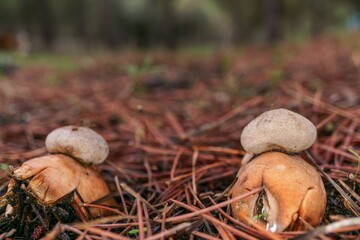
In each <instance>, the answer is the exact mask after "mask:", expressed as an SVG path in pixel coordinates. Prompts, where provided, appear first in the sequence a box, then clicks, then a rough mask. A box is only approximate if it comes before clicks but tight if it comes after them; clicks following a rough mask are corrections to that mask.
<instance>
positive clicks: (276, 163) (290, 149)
mask: <svg viewBox="0 0 360 240" xmlns="http://www.w3.org/2000/svg"><path fill="white" fill-rule="evenodd" d="M315 139H316V128H315V126H314V125H313V124H312V123H311V122H310V121H309V120H308V119H306V118H305V117H303V116H301V115H299V114H297V113H294V112H292V111H289V110H287V109H275V110H271V111H268V112H265V113H263V114H261V115H260V116H258V117H257V118H256V119H254V120H253V121H251V122H250V123H249V124H248V125H247V126H246V127H245V128H244V130H243V132H242V135H241V144H242V146H243V147H244V149H245V150H246V151H247V153H248V154H247V155H245V157H244V158H243V162H245V163H246V164H245V163H242V167H241V168H240V170H239V172H238V174H237V181H236V182H235V184H234V185H233V187H232V189H231V190H230V192H229V193H230V195H231V196H232V197H235V196H238V195H240V194H244V193H247V192H249V191H251V190H253V189H255V188H258V187H263V191H261V193H258V194H255V195H252V196H249V197H247V198H244V199H241V200H239V201H237V202H234V203H233V204H232V205H231V207H232V212H233V215H234V216H235V217H236V218H238V219H240V220H242V221H244V222H249V220H250V221H253V222H260V223H264V225H265V227H266V229H268V230H270V231H273V232H281V231H284V230H300V229H303V228H304V225H303V223H302V221H301V220H300V219H302V220H304V221H306V222H307V223H309V224H310V225H312V226H316V225H318V224H320V222H321V219H322V216H323V214H324V212H325V206H326V192H325V188H324V185H323V182H322V180H321V177H320V175H319V173H318V172H317V171H316V170H315V169H314V168H313V167H312V166H311V165H310V164H309V163H307V162H306V161H305V160H303V159H302V158H301V157H300V156H299V154H298V153H299V152H301V151H304V150H306V149H307V148H309V147H310V146H311V145H312V144H313V143H314V141H315ZM254 156H255V158H253V157H254ZM252 158H253V159H252ZM250 160H251V161H250ZM250 224H251V223H250Z"/></svg>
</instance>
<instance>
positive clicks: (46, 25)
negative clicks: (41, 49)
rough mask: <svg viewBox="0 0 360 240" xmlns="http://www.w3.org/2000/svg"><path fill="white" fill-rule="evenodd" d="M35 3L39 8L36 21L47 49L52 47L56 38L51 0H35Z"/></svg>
mask: <svg viewBox="0 0 360 240" xmlns="http://www.w3.org/2000/svg"><path fill="white" fill-rule="evenodd" d="M37 3H38V9H39V13H38V21H39V26H40V33H41V38H42V40H43V43H44V45H45V47H46V48H47V49H52V48H53V47H54V42H55V38H56V25H55V19H54V12H53V8H52V6H51V1H49V0H37Z"/></svg>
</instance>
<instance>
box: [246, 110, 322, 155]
mask: <svg viewBox="0 0 360 240" xmlns="http://www.w3.org/2000/svg"><path fill="white" fill-rule="evenodd" d="M316 133H317V132H316V128H315V126H314V124H313V123H312V122H310V121H309V120H308V119H306V118H305V117H303V116H301V115H300V114H298V113H295V112H292V111H290V110H287V109H284V108H279V109H274V110H270V111H267V112H264V113H262V114H261V115H259V116H258V117H257V118H255V119H254V120H252V121H251V122H250V123H249V124H248V125H247V126H246V127H245V128H244V130H243V132H242V134H241V138H240V141H241V145H242V146H243V148H244V149H245V151H246V152H247V153H249V154H253V155H256V154H261V153H264V152H267V151H273V150H279V151H284V152H287V153H298V152H301V151H304V150H306V149H307V148H309V147H310V146H311V145H312V144H313V143H314V142H315V140H316Z"/></svg>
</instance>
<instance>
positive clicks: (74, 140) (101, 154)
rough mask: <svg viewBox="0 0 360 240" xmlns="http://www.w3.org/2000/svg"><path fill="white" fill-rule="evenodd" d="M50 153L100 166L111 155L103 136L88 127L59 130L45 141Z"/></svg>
mask: <svg viewBox="0 0 360 240" xmlns="http://www.w3.org/2000/svg"><path fill="white" fill-rule="evenodd" d="M45 145H46V149H47V150H48V152H50V153H62V154H65V155H67V156H70V157H73V158H75V159H77V160H79V161H80V162H83V163H86V164H100V163H102V162H103V161H104V160H105V159H106V157H107V156H108V154H109V146H108V144H107V143H106V141H105V140H104V138H103V137H102V136H100V135H99V134H98V133H96V132H95V131H93V130H91V129H90V128H87V127H78V126H66V127H61V128H57V129H55V130H54V131H52V132H51V133H49V135H47V137H46V140H45Z"/></svg>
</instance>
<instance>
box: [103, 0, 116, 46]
mask: <svg viewBox="0 0 360 240" xmlns="http://www.w3.org/2000/svg"><path fill="white" fill-rule="evenodd" d="M100 4H101V6H100V7H101V19H102V22H101V28H102V35H103V40H104V42H105V45H106V46H107V47H108V48H114V47H116V46H117V45H118V37H117V30H119V27H118V26H117V25H116V4H115V1H114V0H101V1H100Z"/></svg>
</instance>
